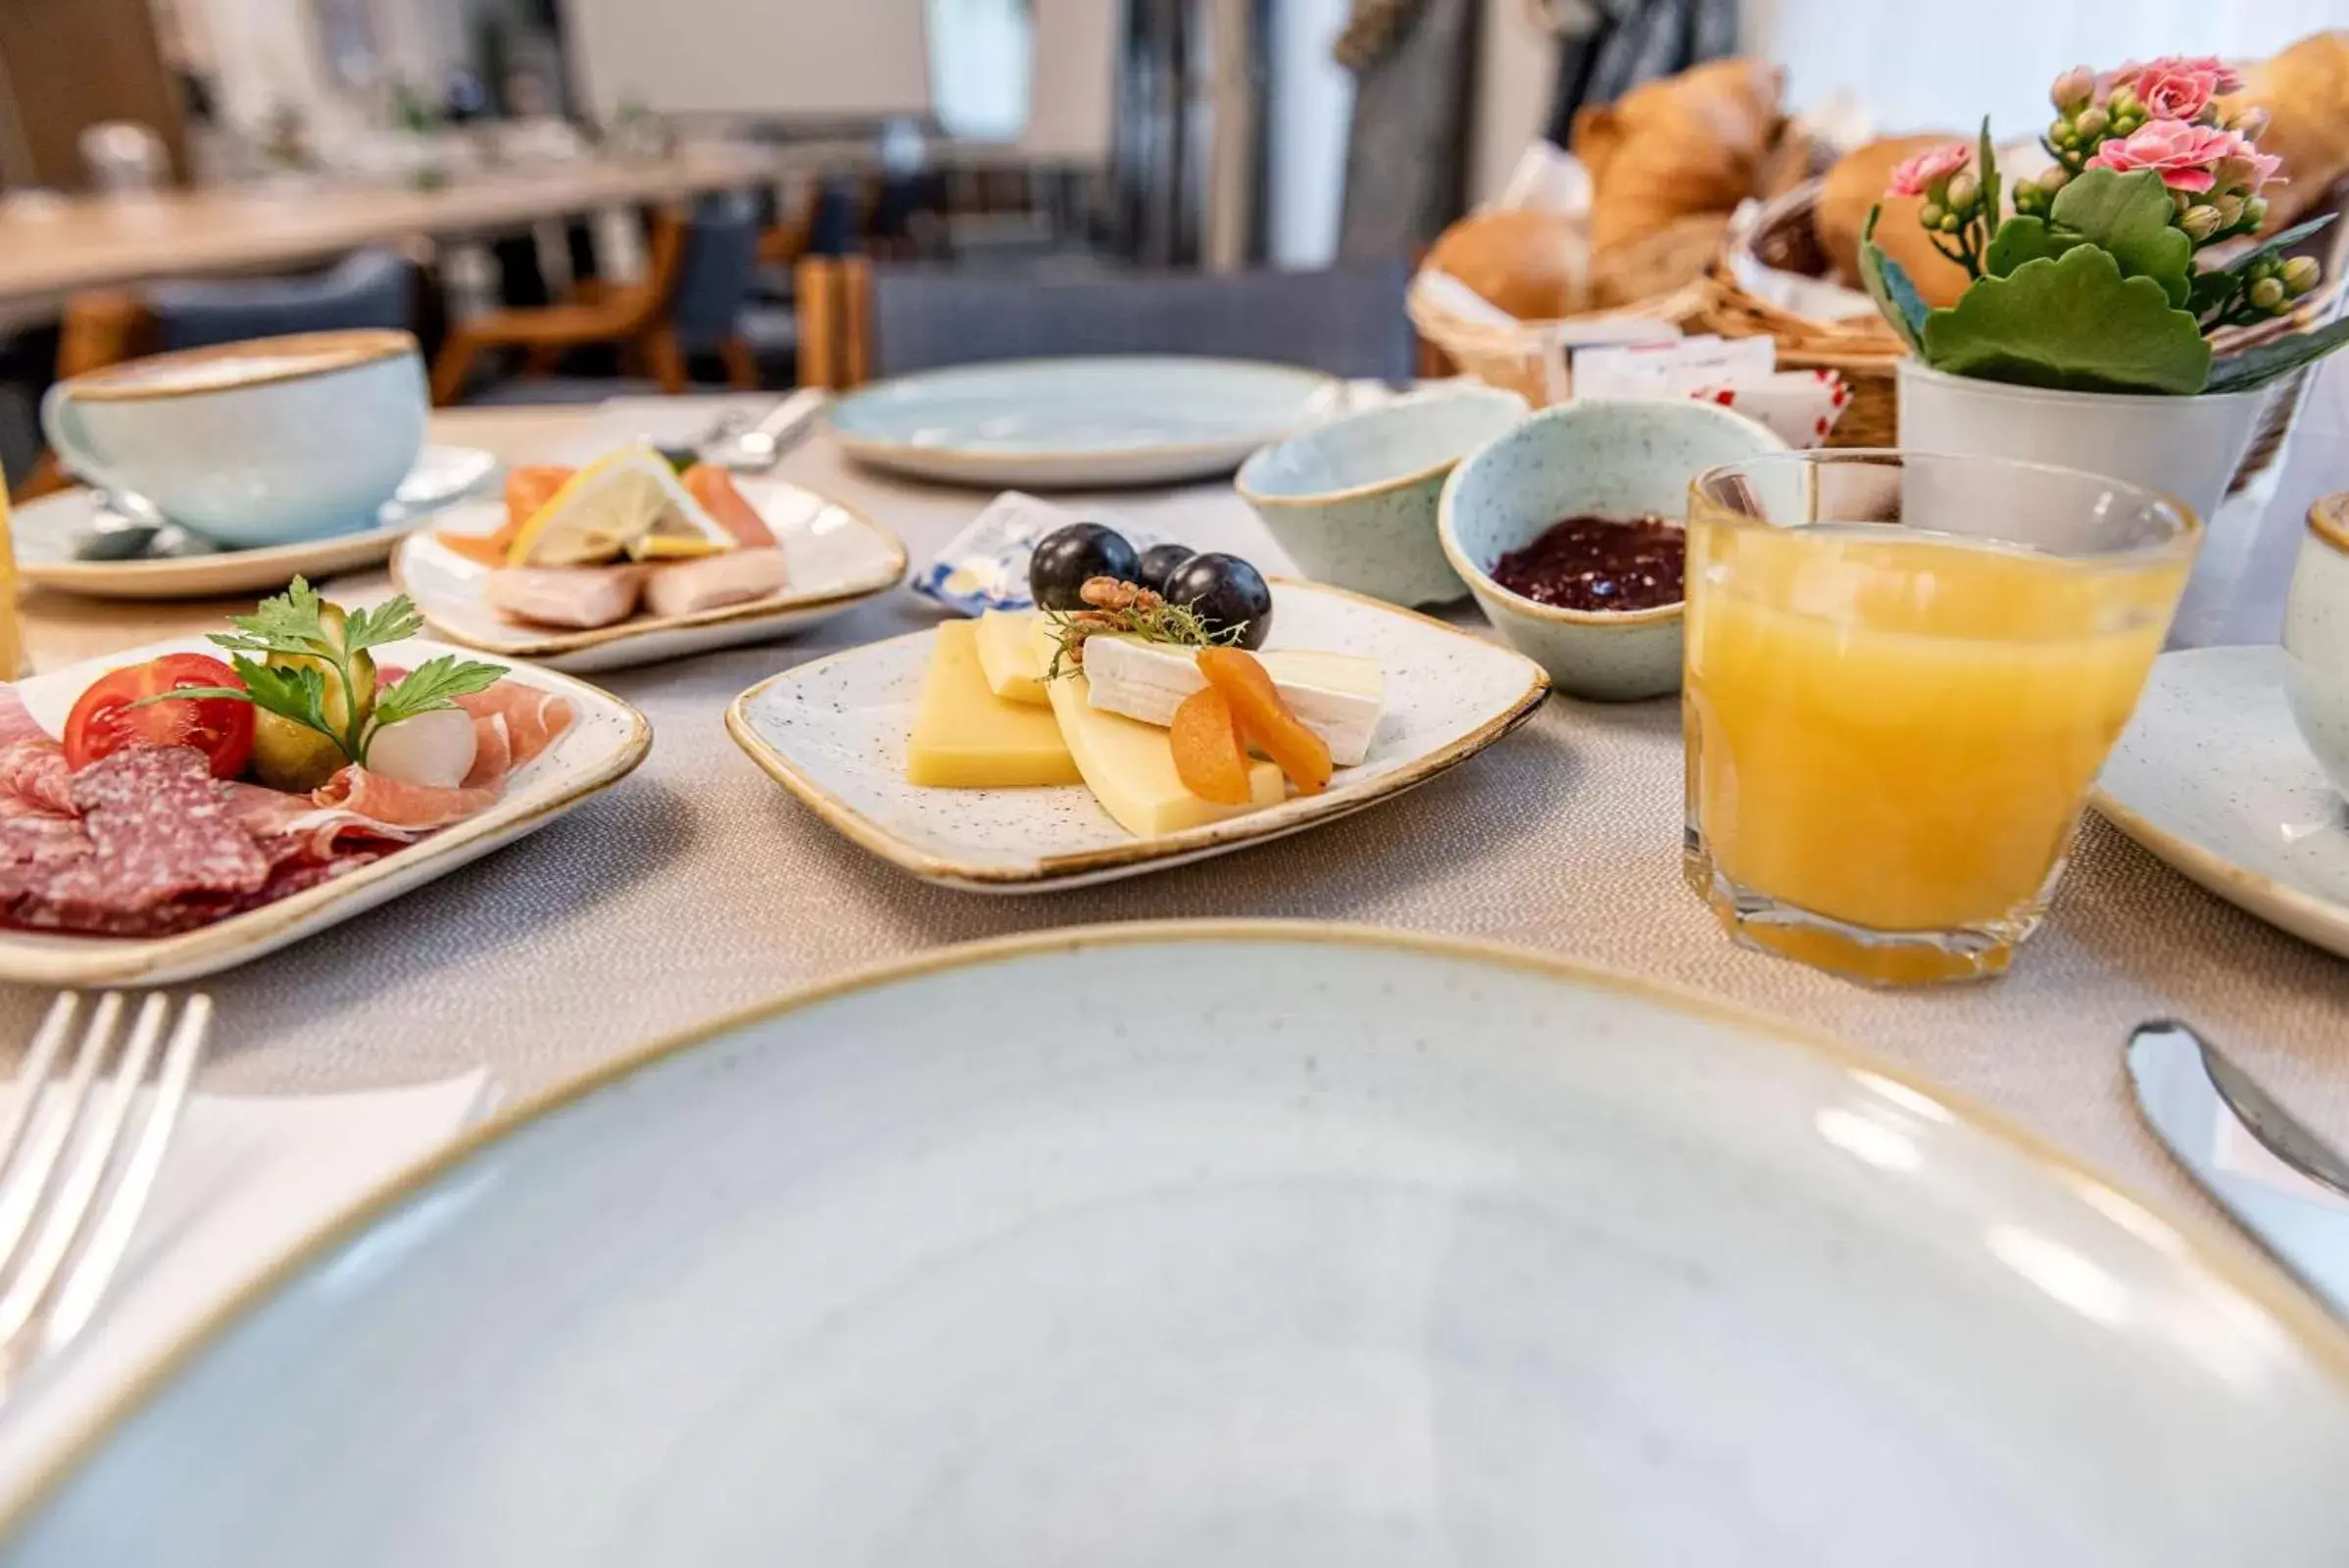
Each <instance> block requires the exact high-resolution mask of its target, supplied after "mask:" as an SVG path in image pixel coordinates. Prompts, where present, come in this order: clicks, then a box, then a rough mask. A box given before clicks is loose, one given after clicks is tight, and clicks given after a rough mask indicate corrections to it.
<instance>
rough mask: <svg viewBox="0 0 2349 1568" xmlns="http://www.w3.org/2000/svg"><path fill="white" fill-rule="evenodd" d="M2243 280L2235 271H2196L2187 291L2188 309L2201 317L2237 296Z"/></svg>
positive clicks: (2198, 317) (2197, 317) (2197, 316)
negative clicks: (2236, 292)
mask: <svg viewBox="0 0 2349 1568" xmlns="http://www.w3.org/2000/svg"><path fill="white" fill-rule="evenodd" d="M2242 284H2243V280H2242V278H2241V277H2239V276H2237V275H2236V274H2235V273H2234V272H2233V271H2231V270H2224V269H2223V270H2219V271H2216V272H2196V273H2195V274H2194V276H2193V280H2192V282H2191V283H2190V284H2189V285H2188V287H2187V291H2186V309H2187V310H2188V311H2189V312H2191V313H2192V314H2193V316H2194V317H2195V318H2196V319H2201V318H2203V317H2206V316H2208V315H2210V314H2211V312H2213V311H2215V310H2217V309H2219V308H2220V307H2221V306H2223V305H2225V304H2226V303H2227V301H2229V300H2231V299H2233V298H2234V296H2235V291H2236V290H2237V289H2239V288H2240V287H2242Z"/></svg>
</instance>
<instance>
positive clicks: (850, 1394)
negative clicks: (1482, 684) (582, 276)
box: [0, 925, 2349, 1568]
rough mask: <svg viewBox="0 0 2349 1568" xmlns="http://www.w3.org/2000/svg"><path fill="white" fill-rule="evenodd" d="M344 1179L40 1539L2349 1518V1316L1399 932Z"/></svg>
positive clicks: (145, 1551)
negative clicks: (360, 1202)
mask: <svg viewBox="0 0 2349 1568" xmlns="http://www.w3.org/2000/svg"><path fill="white" fill-rule="evenodd" d="M509 1126H510V1129H511V1130H506V1131H503V1132H501V1133H498V1134H492V1135H489V1136H487V1137H485V1138H483V1139H481V1140H477V1141H475V1142H474V1143H473V1144H472V1145H471V1146H470V1147H469V1148H467V1149H465V1150H462V1151H460V1152H457V1153H456V1154H454V1155H452V1156H451V1157H449V1158H447V1159H445V1160H443V1161H442V1162H441V1163H440V1164H439V1165H438V1166H437V1168H435V1169H433V1170H431V1171H429V1172H427V1173H425V1174H423V1175H422V1176H420V1177H418V1178H416V1179H414V1180H412V1181H410V1182H408V1183H405V1184H403V1185H402V1186H400V1187H399V1188H398V1189H396V1190H395V1191H393V1192H391V1193H389V1194H387V1195H385V1196H384V1197H382V1198H381V1199H379V1200H378V1201H376V1202H374V1203H373V1204H372V1205H371V1206H370V1207H369V1208H368V1209H367V1210H366V1211H365V1212H363V1213H362V1214H361V1215H360V1216H358V1217H356V1218H354V1219H353V1220H351V1221H348V1222H346V1223H345V1224H344V1225H342V1226H341V1227H339V1228H338V1229H337V1230H336V1231H335V1232H334V1233H333V1234H332V1235H330V1236H329V1237H327V1238H325V1239H324V1240H323V1241H321V1242H320V1243H318V1244H317V1245H315V1246H313V1247H312V1248H311V1249H309V1250H307V1251H306V1253H305V1254H304V1255H303V1256H301V1257H300V1258H299V1259H297V1260H296V1261H295V1262H293V1263H292V1264H291V1265H290V1266H288V1267H286V1268H285V1269H283V1270H281V1271H280V1272H279V1273H278V1274H277V1276H276V1277H275V1279H274V1280H273V1281H271V1282H269V1284H267V1285H265V1286H264V1287H263V1288H262V1289H260V1290H259V1291H257V1292H255V1293H253V1295H252V1296H251V1298H250V1299H249V1303H248V1306H249V1309H248V1310H246V1311H245V1313H244V1315H243V1316H242V1317H241V1318H239V1319H237V1320H236V1321H235V1322H234V1323H233V1324H232V1325H231V1326H228V1327H226V1328H225V1329H224V1330H220V1331H216V1332H215V1333H214V1334H212V1335H211V1336H209V1337H208V1339H207V1340H203V1341H200V1342H199V1343H198V1345H197V1346H195V1347H193V1348H189V1349H188V1350H186V1351H183V1352H182V1355H181V1356H180V1358H179V1364H178V1366H177V1368H176V1372H175V1375H172V1376H169V1377H168V1378H164V1379H161V1380H155V1379H151V1380H149V1382H148V1384H147V1386H146V1389H145V1391H144V1397H139V1396H134V1397H133V1401H132V1407H131V1408H129V1409H128V1410H126V1411H124V1412H122V1413H120V1414H118V1415H117V1416H115V1417H114V1418H113V1419H112V1420H110V1421H108V1422H107V1423H105V1424H104V1426H103V1427H102V1429H101V1431H100V1432H99V1433H96V1434H93V1435H92V1439H91V1444H92V1448H91V1451H90V1453H89V1456H88V1458H87V1462H86V1463H84V1464H83V1465H82V1466H81V1467H80V1468H79V1469H78V1470H77V1471H75V1472H74V1473H73V1474H72V1475H71V1476H70V1478H68V1479H66V1480H65V1481H64V1482H63V1483H62V1485H60V1486H59V1487H58V1489H57V1490H56V1491H55V1493H54V1495H51V1496H50V1497H49V1498H48V1500H47V1502H46V1504H45V1506H42V1507H40V1508H39V1509H38V1511H36V1512H33V1513H31V1514H30V1515H29V1517H27V1516H24V1515H22V1514H19V1515H17V1516H16V1517H17V1518H18V1519H19V1520H20V1521H21V1523H20V1525H19V1528H18V1529H17V1531H16V1533H15V1534H14V1536H13V1538H12V1539H11V1541H10V1543H9V1544H8V1546H7V1547H6V1548H5V1549H0V1561H5V1562H7V1563H11V1564H25V1565H56V1568H90V1565H93V1564H102V1563H103V1564H114V1563H122V1564H129V1563H136V1564H138V1565H140V1568H209V1565H220V1568H228V1565H234V1568H277V1565H291V1564H299V1565H302V1568H310V1565H314V1564H320V1563H333V1564H336V1565H338V1568H372V1565H379V1564H380V1565H392V1564H398V1565H402V1568H407V1565H413V1564H420V1563H430V1564H432V1565H434V1568H472V1565H476V1564H478V1565H488V1564H498V1565H508V1564H515V1563H557V1562H560V1563H565V1564H577V1565H583V1568H595V1565H600V1564H612V1565H621V1564H625V1565H628V1568H636V1565H640V1564H646V1563H680V1564H682V1563H747V1562H761V1563H764V1562H773V1563H807V1564H818V1563H820V1564H871V1563H893V1564H906V1565H929V1564H938V1565H952V1568H971V1565H996V1564H1003V1565H1018V1568H1058V1565H1063V1564H1066V1565H1078V1564H1098V1563H1109V1562H1116V1563H1149V1564H1182V1565H1196V1564H1206V1563H1213V1564H1217V1565H1219V1568H1298V1565H1303V1564H1341V1563H1344V1564H1379V1565H1412V1568H1416V1565H1422V1564H1425V1565H1431V1568H1433V1565H1439V1564H1441V1565H1449V1564H1458V1563H1474V1564H1478V1565H1481V1568H1511V1565H1515V1564H1521V1563H1523V1564H1534V1563H1540V1564H1552V1563H1574V1564H1581V1565H1590V1568H1606V1565H1616V1564H1639V1565H1664V1564H1673V1565H1678V1564H1699V1563H1701V1564H1737V1565H1741V1568H1780V1565H1787V1568H1795V1565H1798V1568H1884V1565H1886V1564H1892V1563H1898V1564H1902V1565H1904V1568H1961V1565H1962V1568H1982V1565H1985V1564H1998V1565H1999V1568H2055V1565H2060V1568H2123V1565H2126V1568H2188V1565H2191V1568H2208V1565H2210V1564H2214V1563H2228V1564H2237V1563H2239V1564H2258V1565H2260V1568H2316V1565H2320V1564H2322V1565H2325V1568H2333V1565H2335V1564H2337V1563H2338V1562H2339V1560H2340V1548H2341V1543H2342V1542H2343V1541H2344V1540H2349V1488H2344V1487H2343V1486H2342V1485H2341V1467H2342V1464H2343V1460H2344V1455H2349V1344H2345V1342H2344V1338H2343V1334H2342V1330H2341V1329H2340V1328H2339V1327H2338V1326H2337V1325H2335V1324H2333V1323H2331V1322H2330V1321H2329V1320H2327V1319H2325V1317H2323V1316H2322V1314H2321V1313H2319V1311H2318V1310H2317V1308H2316V1307H2315V1306H2314V1305H2313V1303H2311V1302H2310V1301H2309V1300H2308V1299H2306V1298H2305V1297H2302V1296H2300V1295H2299V1294H2298V1293H2297V1292H2296V1291H2294V1290H2293V1289H2292V1288H2291V1287H2290V1286H2288V1285H2286V1284H2285V1283H2284V1282H2283V1281H2282V1279H2281V1278H2280V1276H2278V1275H2277V1274H2276V1273H2275V1271H2274V1270H2273V1269H2272V1268H2271V1267H2269V1266H2268V1265H2267V1264H2265V1263H2264V1262H2262V1261H2259V1260H2257V1259H2255V1258H2254V1257H2253V1256H2252V1255H2251V1253H2250V1251H2249V1250H2248V1249H2247V1248H2246V1247H2245V1246H2244V1245H2243V1244H2242V1243H2240V1242H2237V1241H2234V1240H2233V1239H2231V1238H2224V1237H2219V1236H2216V1235H2214V1234H2210V1233H2207V1232H2205V1231H2203V1230H2202V1229H2200V1228H2199V1227H2186V1228H2180V1227H2178V1226H2174V1225H2173V1224H2172V1223H2171V1222H2170V1221H2168V1220H2166V1219H2164V1218H2161V1217H2159V1216H2157V1215H2155V1214H2154V1213H2151V1212H2149V1211H2148V1210H2146V1209H2145V1208H2143V1207H2141V1206H2139V1205H2138V1204H2137V1203H2136V1202H2134V1201H2130V1200H2129V1198H2127V1197H2125V1196H2123V1195H2122V1194H2120V1193H2118V1192H2116V1191H2114V1190H2112V1189H2111V1188H2109V1187H2107V1186H2105V1185H2103V1184H2102V1183H2101V1182H2099V1181H2097V1180H2096V1179H2095V1178H2093V1177H2091V1176H2089V1175H2087V1174H2085V1173H2084V1172H2082V1171H2080V1170H2079V1169H2078V1168H2076V1167H2074V1166H2071V1165H2069V1164H2067V1163H2065V1162H2064V1161H2063V1160H2062V1159H2061V1158H2060V1157H2057V1156H2055V1155H2052V1154H2050V1153H2049V1152H2046V1151H2045V1150H2043V1149H2040V1148H2037V1147H2035V1146H2032V1145H2030V1144H2028V1143H2027V1142H2025V1141H2024V1140H2022V1139H2021V1138H2020V1137H2018V1136H2016V1135H2014V1134H2012V1133H2010V1132H2007V1131H2005V1130H2003V1129H2001V1128H1998V1127H1995V1126H1989V1125H1985V1124H1984V1123H1983V1122H1982V1121H1981V1120H1980V1119H1979V1118H1978V1117H1977V1116H1976V1115H1975V1114H1974V1113H1973V1112H1971V1111H1970V1110H1968V1109H1966V1108H1965V1107H1963V1106H1958V1105H1953V1104H1951V1103H1947V1102H1946V1101H1944V1100H1942V1099H1941V1098H1939V1097H1937V1096H1935V1095H1934V1094H1933V1093H1931V1092H1930V1091H1927V1090H1924V1089H1921V1088H1919V1087H1918V1086H1916V1085H1914V1084H1912V1083H1909V1082H1906V1081H1904V1080H1901V1079H1899V1078H1897V1077H1895V1076H1892V1075H1891V1074H1889V1073H1887V1072H1885V1071H1884V1070H1882V1069H1880V1068H1877V1067H1874V1066H1872V1065H1870V1064H1869V1063H1868V1062H1866V1061H1865V1060H1863V1059H1860V1058H1857V1057H1854V1056H1851V1055H1849V1054H1844V1053H1842V1052H1840V1051H1838V1050H1836V1049H1835V1048H1832V1047H1827V1046H1822V1045H1819V1044H1817V1043H1814V1042H1810V1041H1806V1040H1803V1039H1800V1038H1797V1037H1793V1036H1790V1035H1788V1034H1786V1033H1784V1032H1782V1031H1781V1030H1780V1029H1779V1028H1778V1027H1777V1026H1774V1025H1771V1024H1768V1023H1766V1022H1763V1021H1760V1020H1756V1019H1753V1018H1750V1017H1746V1016H1743V1015H1739V1014H1735V1013H1732V1012H1729V1011H1727V1010H1725V1009H1722V1008H1720V1007H1717V1006H1713V1005H1707V1004H1704V1003H1702V1002H1698V1001H1694V1000H1692V999H1689V998H1687V997H1685V996H1679V995H1676V994H1673V993H1669V992H1666V991H1664V990H1662V989H1660V988H1656V987H1652V986H1647V985H1644V984H1641V983H1639V982H1635V981H1631V980H1628V979H1623V978H1619V977H1613V976H1608V975H1605V974H1601V973H1595V972H1592V971H1589V970H1585V969H1580V968H1576V967H1573V966H1569V965H1566V964H1563V963H1560V962H1556V961H1554V960H1548V959H1543V958H1539V957H1535V956H1529V955H1522V954H1509V953H1505V952H1501V951H1499V950H1492V949H1475V948H1470V947H1467V946H1464V945H1458V944H1451V943H1445V942H1442V941H1439V940H1434V939H1429V938H1425V937H1417V936H1410V935H1405V934H1402V933H1382V932H1369V931H1361V930H1347V929H1345V928H1338V927H1314V926H1279V925H1252V926H1218V925H1202V926H1126V927H1120V928H1112V929H1105V930H1098V931H1093V932H1080V933H1071V932H1058V933H1051V934H1047V935H1042V936H1037V937H1030V938H1026V939H1023V940H1020V941H1016V942H1011V943H1005V944H998V945H992V946H986V947H980V948H974V949H962V950H957V951H951V952H947V953H943V954H936V955H930V956H924V957H922V958H919V959H916V960H914V961H912V962H910V963H907V964H904V965H901V966H899V967H897V968H895V969H893V970H889V971H884V972H882V973H879V974H876V975H868V976H864V977H861V978H858V979H854V980H850V981H846V982H842V983H838V984H835V985H831V986H828V987H824V988H821V989H818V990H816V991H814V992H812V993H807V994H804V995H803V996H801V997H799V998H796V999H792V1000H788V1001H786V1002H784V1003H782V1004H779V1005H773V1006H770V1007H768V1008H764V1009H761V1010H760V1011H759V1012H756V1013H753V1014H750V1015H747V1016H746V1017H743V1018H741V1019H737V1020H735V1021H733V1022H731V1023H727V1024H722V1025H719V1026H718V1027H716V1028H715V1029H713V1030H711V1031H710V1033H709V1034H707V1035H706V1036H705V1037H703V1038H702V1039H701V1040H699V1041H687V1042H679V1043H672V1044H671V1045H668V1046H662V1047H656V1048H654V1050H653V1051H652V1052H651V1053H650V1054H648V1056H647V1057H646V1058H644V1060H643V1061H642V1062H641V1063H640V1064H635V1065H629V1066H623V1067H621V1068H619V1069H617V1070H615V1071H614V1072H613V1073H612V1074H610V1075H608V1076H607V1077H606V1078H604V1079H603V1080H602V1082H601V1083H600V1084H597V1085H592V1086H589V1087H587V1088H584V1089H579V1090H574V1091H572V1092H571V1097H570V1098H568V1099H563V1100H559V1101H558V1102H557V1103H555V1104H554V1105H553V1106H550V1107H544V1108H542V1109H540V1110H538V1111H536V1112H535V1113H528V1114H525V1115H524V1116H522V1117H521V1118H518V1127H517V1126H515V1125H514V1124H512V1123H510V1124H509Z"/></svg>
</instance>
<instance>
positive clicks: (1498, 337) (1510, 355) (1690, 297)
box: [1404, 272, 1704, 409]
mask: <svg viewBox="0 0 2349 1568" xmlns="http://www.w3.org/2000/svg"><path fill="white" fill-rule="evenodd" d="M1428 275H1429V274H1427V273H1425V272H1422V273H1420V274H1419V275H1418V276H1416V277H1414V278H1412V279H1411V287H1410V290H1409V292H1408V293H1407V294H1406V295H1405V297H1404V309H1405V311H1406V312H1407V313H1408V314H1409V316H1410V318H1411V324H1412V325H1413V326H1414V327H1416V328H1418V330H1419V335H1420V336H1421V337H1422V338H1424V339H1426V340H1427V342H1428V343H1430V344H1431V345H1433V346H1434V347H1435V348H1436V349H1437V350H1439V351H1440V352H1441V353H1442V354H1443V355H1444V358H1445V359H1446V360H1449V361H1450V362H1451V364H1452V366H1453V367H1454V368H1456V369H1458V370H1459V371H1460V372H1461V373H1462V374H1465V375H1472V376H1474V377H1476V378H1477V379H1478V380H1480V381H1482V382H1484V383H1485V384H1486V385H1488V386H1495V387H1499V388H1500V389H1501V390H1502V391H1504V392H1514V393H1516V394H1517V395H1518V396H1519V397H1521V398H1523V399H1525V400H1526V402H1528V403H1529V404H1531V405H1533V406H1534V407H1535V408H1537V409H1542V408H1547V407H1549V406H1550V405H1551V404H1553V403H1562V402H1564V401H1565V399H1566V396H1567V391H1568V385H1567V379H1566V356H1567V353H1568V345H1570V344H1573V343H1578V342H1603V341H1605V340H1606V339H1607V338H1608V336H1609V335H1610V333H1609V324H1610V323H1618V322H1630V323H1632V324H1635V325H1636V324H1638V323H1639V322H1641V321H1665V322H1669V323H1670V324H1672V325H1674V326H1681V327H1685V326H1687V325H1688V323H1689V322H1690V321H1691V320H1693V319H1695V316H1696V313H1697V311H1698V309H1699V308H1700V307H1701V306H1702V304H1703V300H1704V283H1703V280H1702V279H1699V280H1698V281H1696V282H1694V283H1691V284H1689V285H1688V286H1687V287H1685V288H1680V289H1675V290H1673V291H1671V292H1670V293H1665V294H1658V295H1655V296H1653V297H1652V298H1649V299H1644V300H1639V301H1635V302H1634V303H1632V304H1630V305H1625V306H1618V307H1616V308H1614V309H1612V310H1605V311H1589V312H1585V313H1583V314H1581V315H1577V316H1569V317H1564V318H1561V319H1557V320H1552V321H1506V322H1502V321H1495V320H1491V319H1485V318H1483V317H1478V318H1471V317H1469V316H1466V315H1464V314H1461V313H1459V312H1456V311H1454V310H1452V309H1450V308H1449V307H1448V306H1447V305H1446V304H1445V302H1444V298H1443V294H1444V291H1443V290H1442V289H1441V288H1432V287H1430V286H1429V285H1428V281H1427V280H1428Z"/></svg>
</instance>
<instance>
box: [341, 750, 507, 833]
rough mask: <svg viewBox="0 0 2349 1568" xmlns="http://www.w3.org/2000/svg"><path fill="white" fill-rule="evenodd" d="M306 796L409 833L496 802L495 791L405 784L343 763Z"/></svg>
mask: <svg viewBox="0 0 2349 1568" xmlns="http://www.w3.org/2000/svg"><path fill="white" fill-rule="evenodd" d="M310 798H311V800H312V801H313V802H314V803H316V804H317V805H318V806H322V807H326V808H329V809H338V810H340V811H343V812H345V813H348V814H351V815H355V816H358V817H361V818H363V819H365V820H366V821H367V822H368V823H370V824H375V825H378V826H382V827H386V828H391V829H394V830H397V831H399V832H401V833H404V834H407V835H409V836H414V835H417V834H423V833H429V832H431V831H432V830H433V829H435V828H443V827H447V826H448V825H449V824H450V823H452V822H462V821H464V820H465V818H466V817H468V816H475V815H478V814H479V813H481V812H483V811H485V810H487V809H489V808H490V807H492V806H494V805H496V804H497V800H498V792H497V791H496V790H495V789H466V788H465V787H464V786H462V785H461V786H459V787H458V788H456V789H442V788H440V787H438V786H435V785H431V784H409V783H405V782H403V781H402V780H399V779H396V778H385V777H384V776H383V775H382V774H381V773H375V772H370V771H368V770H367V768H364V767H346V768H344V769H343V770H342V771H341V772H339V773H337V774H335V775H334V777H332V778H330V779H328V780H327V781H326V782H325V783H323V784H321V785H319V786H318V788H317V789H315V790H313V791H312V792H311V795H310Z"/></svg>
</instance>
